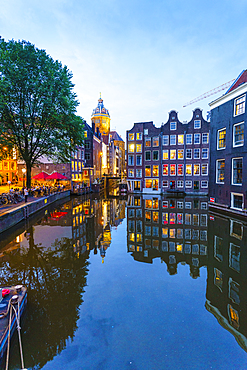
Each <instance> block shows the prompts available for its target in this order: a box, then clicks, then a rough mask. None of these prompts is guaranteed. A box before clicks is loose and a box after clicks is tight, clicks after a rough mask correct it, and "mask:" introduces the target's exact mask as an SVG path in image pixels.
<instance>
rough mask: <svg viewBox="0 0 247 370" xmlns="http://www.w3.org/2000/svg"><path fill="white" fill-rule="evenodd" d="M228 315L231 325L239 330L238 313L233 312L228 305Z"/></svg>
mask: <svg viewBox="0 0 247 370" xmlns="http://www.w3.org/2000/svg"><path fill="white" fill-rule="evenodd" d="M228 315H229V320H230V323H231V325H232V326H233V327H234V328H235V329H238V328H239V315H238V311H237V310H235V309H234V308H233V307H232V306H231V305H230V304H229V305H228Z"/></svg>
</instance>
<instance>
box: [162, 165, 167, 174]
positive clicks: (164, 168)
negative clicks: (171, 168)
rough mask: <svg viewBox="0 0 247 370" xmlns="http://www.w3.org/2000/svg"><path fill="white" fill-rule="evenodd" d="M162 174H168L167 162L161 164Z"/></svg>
mask: <svg viewBox="0 0 247 370" xmlns="http://www.w3.org/2000/svg"><path fill="white" fill-rule="evenodd" d="M163 176H168V164H163Z"/></svg>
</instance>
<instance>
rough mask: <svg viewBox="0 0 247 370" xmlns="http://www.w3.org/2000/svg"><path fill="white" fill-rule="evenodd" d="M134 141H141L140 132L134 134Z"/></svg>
mask: <svg viewBox="0 0 247 370" xmlns="http://www.w3.org/2000/svg"><path fill="white" fill-rule="evenodd" d="M136 140H142V133H141V132H137V133H136Z"/></svg>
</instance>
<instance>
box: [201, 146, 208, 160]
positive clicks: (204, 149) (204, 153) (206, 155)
mask: <svg viewBox="0 0 247 370" xmlns="http://www.w3.org/2000/svg"><path fill="white" fill-rule="evenodd" d="M202 159H208V148H202Z"/></svg>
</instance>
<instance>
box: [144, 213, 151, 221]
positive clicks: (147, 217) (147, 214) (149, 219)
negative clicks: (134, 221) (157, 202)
mask: <svg viewBox="0 0 247 370" xmlns="http://www.w3.org/2000/svg"><path fill="white" fill-rule="evenodd" d="M145 221H146V222H151V212H150V211H145Z"/></svg>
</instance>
